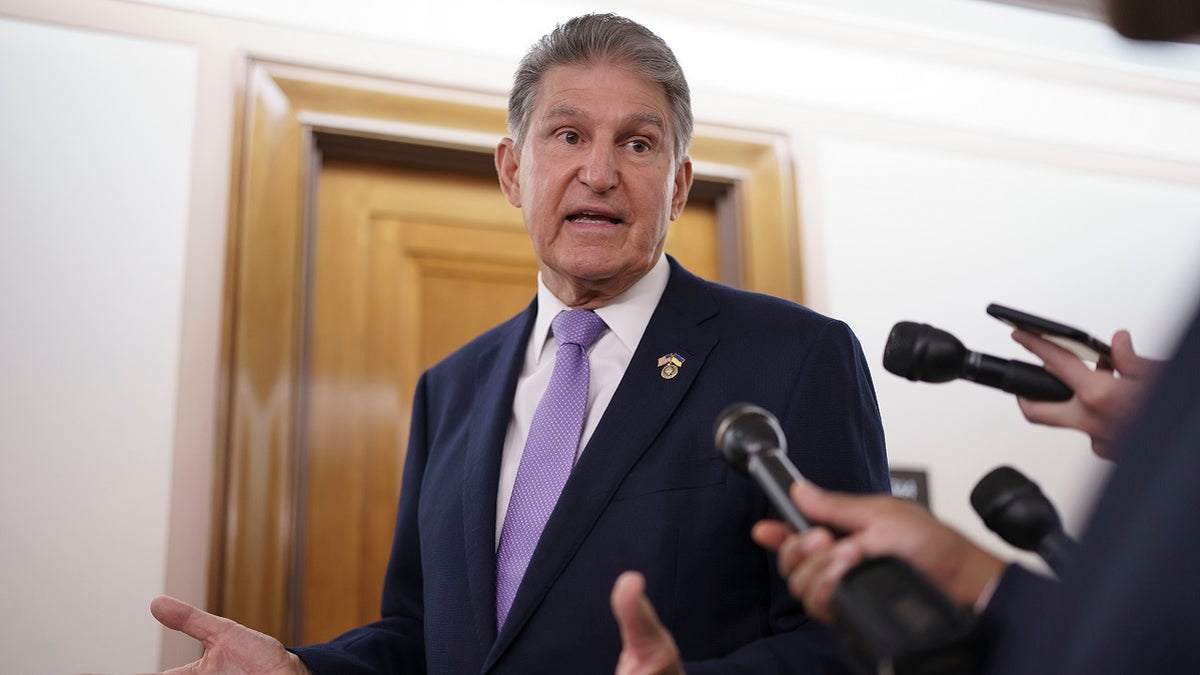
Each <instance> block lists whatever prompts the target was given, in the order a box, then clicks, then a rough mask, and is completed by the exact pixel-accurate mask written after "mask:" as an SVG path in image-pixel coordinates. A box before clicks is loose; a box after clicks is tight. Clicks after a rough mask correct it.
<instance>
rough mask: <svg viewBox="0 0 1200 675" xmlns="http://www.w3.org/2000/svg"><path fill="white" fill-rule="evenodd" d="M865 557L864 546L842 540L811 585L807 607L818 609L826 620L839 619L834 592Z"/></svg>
mask: <svg viewBox="0 0 1200 675" xmlns="http://www.w3.org/2000/svg"><path fill="white" fill-rule="evenodd" d="M863 558H864V553H863V550H862V548H861V547H859V546H857V545H856V544H855V542H853V541H849V540H847V541H842V542H840V543H839V544H838V545H837V546H834V547H833V548H831V549H830V550H829V555H828V557H827V558H826V562H825V565H824V566H823V567H822V568H821V569H820V570H819V572H818V574H817V576H816V578H815V579H814V580H813V581H812V582H811V584H810V586H809V592H808V595H807V596H806V598H805V605H804V606H805V608H806V609H809V608H811V609H812V610H813V611H816V612H817V616H819V617H825V618H824V620H826V621H837V616H836V612H835V611H834V608H833V598H834V594H836V593H837V589H838V585H840V584H841V582H842V577H844V576H846V573H847V572H849V571H850V568H852V567H854V566H855V565H857V564H858V563H859V562H861V561H862V560H863Z"/></svg>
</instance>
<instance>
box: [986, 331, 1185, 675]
mask: <svg viewBox="0 0 1200 675" xmlns="http://www.w3.org/2000/svg"><path fill="white" fill-rule="evenodd" d="M1160 377H1161V380H1160V382H1159V383H1158V385H1157V386H1156V387H1155V390H1154V392H1153V393H1152V394H1151V395H1150V397H1149V398H1148V399H1147V401H1146V404H1145V407H1144V408H1143V410H1142V413H1141V414H1140V415H1139V418H1138V420H1137V421H1136V422H1134V423H1133V425H1132V426H1131V427H1130V429H1129V431H1128V433H1127V435H1126V437H1125V440H1124V442H1122V444H1121V448H1120V450H1119V451H1118V461H1119V464H1118V466H1117V467H1116V468H1115V469H1114V470H1113V473H1112V475H1111V477H1110V480H1109V483H1108V485H1106V486H1105V490H1104V492H1103V494H1102V495H1101V497H1100V499H1099V501H1098V502H1097V505H1096V509H1095V511H1094V512H1093V514H1092V517H1091V519H1090V521H1089V523H1088V526H1087V531H1086V532H1085V534H1084V536H1083V540H1082V541H1081V542H1080V548H1079V549H1078V550H1077V551H1076V553H1075V556H1074V558H1073V559H1072V560H1071V563H1070V564H1069V566H1068V568H1067V569H1066V570H1065V571H1064V572H1063V575H1062V580H1061V583H1052V582H1049V581H1046V580H1045V579H1042V578H1039V577H1036V576H1034V575H1032V574H1030V573H1028V572H1023V571H1022V570H1020V569H1019V568H1010V569H1009V570H1006V572H1005V575H1004V576H1003V577H1002V580H1001V583H1000V585H999V586H998V587H997V590H996V594H995V596H994V597H993V599H992V602H991V603H990V604H989V605H988V608H987V610H986V611H985V612H984V613H983V615H982V616H981V624H982V629H983V630H982V631H981V637H982V638H983V639H982V645H983V647H982V649H981V657H982V658H981V661H982V666H983V667H984V668H985V669H986V672H989V673H1020V674H1021V675H1038V674H1039V673H1046V674H1051V673H1053V674H1055V675H1072V674H1080V675H1082V674H1085V673H1086V674H1087V675H1117V674H1121V675H1126V674H1130V675H1140V674H1141V673H1155V674H1158V673H1163V674H1168V673H1200V644H1197V642H1196V640H1197V628H1198V627H1200V624H1198V622H1197V619H1196V606H1197V604H1200V312H1198V313H1197V314H1196V316H1195V317H1194V318H1193V319H1192V323H1191V327H1190V329H1189V330H1188V332H1187V334H1186V335H1185V337H1184V338H1183V340H1182V341H1181V342H1180V345H1179V347H1178V348H1177V350H1176V354H1175V356H1174V358H1173V359H1171V361H1170V362H1169V363H1168V364H1167V365H1166V366H1165V368H1164V371H1163V372H1162V374H1161V376H1160Z"/></svg>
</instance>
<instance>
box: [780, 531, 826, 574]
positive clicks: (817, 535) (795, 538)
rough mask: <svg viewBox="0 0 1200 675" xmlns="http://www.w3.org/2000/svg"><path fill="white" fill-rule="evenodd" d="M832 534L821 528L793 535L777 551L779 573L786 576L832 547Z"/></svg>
mask: <svg viewBox="0 0 1200 675" xmlns="http://www.w3.org/2000/svg"><path fill="white" fill-rule="evenodd" d="M833 542H834V539H833V533H831V532H830V531H829V530H827V529H825V528H823V527H821V528H814V529H811V530H808V531H806V532H804V533H802V534H795V535H792V536H790V537H788V538H787V540H786V541H784V542H783V546H782V547H781V548H780V549H779V556H778V558H779V573H780V574H781V575H783V576H785V577H786V576H788V575H789V574H791V573H792V571H793V570H794V569H796V567H798V566H800V565H802V564H804V562H805V560H807V559H808V558H811V557H812V556H814V555H817V554H818V553H820V552H822V551H825V550H826V549H828V548H830V547H831V546H833Z"/></svg>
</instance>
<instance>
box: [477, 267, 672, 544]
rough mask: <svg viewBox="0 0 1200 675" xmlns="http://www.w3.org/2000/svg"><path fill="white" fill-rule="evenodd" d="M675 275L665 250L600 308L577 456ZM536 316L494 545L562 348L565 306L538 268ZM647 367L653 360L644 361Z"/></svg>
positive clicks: (499, 493) (504, 465)
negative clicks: (559, 335)
mask: <svg viewBox="0 0 1200 675" xmlns="http://www.w3.org/2000/svg"><path fill="white" fill-rule="evenodd" d="M670 275H671V270H670V267H669V266H668V264H667V258H666V256H665V255H660V256H659V258H658V262H657V263H655V265H654V267H652V268H651V269H650V271H649V272H648V273H647V274H646V276H644V277H642V278H641V279H639V280H638V282H637V283H636V284H634V285H633V286H632V287H631V288H630V289H629V290H627V291H625V292H624V293H622V294H621V295H618V296H617V297H615V298H613V299H612V301H611V302H609V303H608V304H607V305H605V306H603V307H601V308H599V309H597V310H596V314H599V315H600V318H601V319H604V323H606V324H608V330H607V331H605V332H604V333H603V334H601V335H600V338H599V339H598V340H596V342H595V343H594V344H593V345H592V346H591V348H590V349H588V370H589V377H588V404H587V411H586V412H585V413H584V419H583V433H582V434H581V436H580V440H579V448H578V449H577V450H576V451H575V460H576V461H579V455H580V453H582V452H583V449H584V447H586V446H587V442H588V440H589V439H590V438H591V437H592V432H594V431H595V430H596V425H597V424H599V422H600V418H601V417H603V416H604V411H605V410H607V409H608V403H609V401H611V400H612V397H613V392H615V391H616V390H617V385H618V384H620V383H621V378H622V377H624V375H625V369H626V368H627V367H628V366H629V362H630V360H632V359H633V352H634V350H636V349H637V346H638V342H640V341H641V339H642V334H643V333H645V332H646V326H647V325H649V323H650V316H651V315H653V314H654V310H655V308H657V307H658V301H659V299H661V298H662V294H663V291H664V290H666V288H667V278H668V277H669V276H670ZM537 306H538V309H537V318H536V319H535V320H534V324H533V332H532V333H530V335H529V344H528V345H527V346H526V347H525V366H524V367H523V368H522V369H521V376H520V377H519V378H518V379H517V393H516V396H515V397H514V398H513V414H512V419H511V420H510V421H509V423H508V434H507V435H506V436H505V437H504V454H503V455H502V457H501V459H500V483H499V485H498V487H497V490H496V546H499V545H500V529H501V527H502V526H503V525H504V516H505V514H506V513H507V512H508V500H509V498H510V497H512V490H513V483H515V482H516V479H517V469H518V468H519V467H520V465H521V454H522V453H523V452H524V451H525V440H526V438H528V436H529V425H530V424H531V423H532V422H533V413H534V412H535V411H536V410H537V406H538V403H539V402H540V401H541V400H542V393H543V392H545V391H546V387H547V386H548V385H549V384H550V375H551V374H552V373H553V372H554V358H555V355H556V353H557V352H558V341H557V340H555V339H554V334H553V333H552V332H551V331H550V323H551V322H552V321H553V320H554V317H555V316H558V313H559V312H561V311H563V310H565V309H567V306H566V305H564V304H563V302H562V300H559V299H558V298H557V297H556V296H555V295H554V294H553V293H551V292H550V289H548V288H546V284H545V283H544V282H543V281H542V275H541V273H538V295H537ZM646 367H647V368H652V367H654V364H646Z"/></svg>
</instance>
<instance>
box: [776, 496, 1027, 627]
mask: <svg viewBox="0 0 1200 675" xmlns="http://www.w3.org/2000/svg"><path fill="white" fill-rule="evenodd" d="M791 497H792V501H793V502H795V504H796V506H797V507H799V509H800V511H801V512H802V513H803V514H804V515H805V517H807V518H808V519H809V520H810V521H811V522H813V523H821V526H819V527H813V528H812V529H809V530H807V531H805V532H802V533H796V532H793V531H792V530H791V529H790V528H789V527H788V526H787V525H785V524H783V523H781V522H778V521H774V520H764V521H760V522H759V523H757V524H755V526H754V529H753V531H752V535H753V537H754V540H755V541H756V542H758V544H759V545H760V546H762V547H763V548H766V549H768V550H772V551H778V554H779V556H778V557H779V572H780V575H781V576H783V577H784V578H785V579H787V581H788V590H789V591H790V592H791V594H792V595H793V596H795V597H796V598H797V599H799V600H800V601H802V602H803V603H804V609H805V611H806V612H808V614H809V615H810V616H812V617H814V618H816V619H818V620H820V621H822V622H825V623H828V624H833V623H835V617H834V616H833V611H832V607H831V601H832V598H833V591H834V589H835V588H836V587H837V584H838V583H839V582H840V581H841V579H842V576H844V575H845V574H846V572H847V571H849V569H850V568H851V567H853V566H854V565H856V564H858V563H859V562H861V561H862V560H864V559H866V558H874V557H879V556H885V555H893V556H896V557H899V558H902V559H904V560H905V561H907V562H908V563H909V564H910V565H912V566H913V567H915V568H916V569H917V570H918V571H920V572H921V573H922V574H924V575H925V576H926V577H928V578H929V580H930V581H932V582H933V584H934V585H935V586H937V587H938V588H940V589H941V590H942V592H944V593H946V595H948V596H949V597H950V599H951V600H952V601H953V602H954V603H955V604H957V605H959V606H972V605H974V604H975V603H976V602H977V601H978V600H979V597H980V596H981V595H982V593H983V592H984V589H986V588H987V587H988V585H989V584H990V583H991V582H992V581H993V580H994V579H996V578H998V577H999V575H1000V573H1001V572H1002V571H1003V569H1004V563H1003V562H1002V561H1001V560H1000V559H999V558H996V557H995V556H993V555H991V554H990V553H988V552H986V551H984V550H983V549H981V548H980V547H978V546H976V545H975V544H974V543H972V542H971V541H970V540H969V539H967V538H966V537H964V536H962V535H961V534H959V533H958V532H956V531H955V530H953V529H951V528H950V527H948V526H946V525H944V524H942V523H941V522H939V521H938V520H937V519H935V518H934V517H933V516H932V515H931V514H930V513H929V512H928V511H927V510H925V509H924V508H922V507H920V506H918V505H917V504H914V503H912V502H908V501H904V500H902V499H897V498H894V497H887V496H883V495H852V494H842V493H835V492H825V491H824V490H821V489H820V488H818V487H816V486H815V485H813V484H812V483H810V482H808V481H797V483H796V484H795V485H793V486H792V492H791ZM828 528H833V530H836V531H838V532H842V533H844V535H843V536H842V538H841V539H835V538H834V536H833V534H832V532H831V531H830V529H828Z"/></svg>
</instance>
